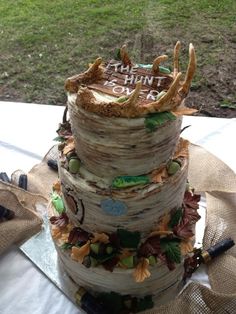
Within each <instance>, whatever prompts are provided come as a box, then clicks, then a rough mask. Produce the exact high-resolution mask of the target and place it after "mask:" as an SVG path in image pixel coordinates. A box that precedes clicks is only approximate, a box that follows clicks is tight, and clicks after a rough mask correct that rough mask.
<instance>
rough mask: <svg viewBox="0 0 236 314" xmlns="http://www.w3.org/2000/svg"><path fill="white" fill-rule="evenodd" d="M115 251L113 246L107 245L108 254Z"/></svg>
mask: <svg viewBox="0 0 236 314" xmlns="http://www.w3.org/2000/svg"><path fill="white" fill-rule="evenodd" d="M112 252H113V247H112V246H110V245H109V246H107V248H106V253H107V254H111V253H112Z"/></svg>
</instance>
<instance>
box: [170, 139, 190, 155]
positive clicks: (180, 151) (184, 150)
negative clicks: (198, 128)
mask: <svg viewBox="0 0 236 314" xmlns="http://www.w3.org/2000/svg"><path fill="white" fill-rule="evenodd" d="M188 146H189V141H188V140H185V139H183V138H182V137H181V138H180V139H179V143H178V145H177V148H176V151H175V154H174V157H173V159H176V158H179V157H188V156H189V151H188Z"/></svg>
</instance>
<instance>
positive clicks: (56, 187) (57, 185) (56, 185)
mask: <svg viewBox="0 0 236 314" xmlns="http://www.w3.org/2000/svg"><path fill="white" fill-rule="evenodd" d="M52 187H53V190H54V191H56V192H58V193H59V192H60V191H61V182H60V181H59V180H58V181H55V182H54V183H53V186H52Z"/></svg>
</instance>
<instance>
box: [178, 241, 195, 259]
mask: <svg viewBox="0 0 236 314" xmlns="http://www.w3.org/2000/svg"><path fill="white" fill-rule="evenodd" d="M192 242H193V239H192V238H190V239H189V240H187V241H181V242H180V251H181V254H182V255H186V254H188V253H190V252H192V251H193V244H192Z"/></svg>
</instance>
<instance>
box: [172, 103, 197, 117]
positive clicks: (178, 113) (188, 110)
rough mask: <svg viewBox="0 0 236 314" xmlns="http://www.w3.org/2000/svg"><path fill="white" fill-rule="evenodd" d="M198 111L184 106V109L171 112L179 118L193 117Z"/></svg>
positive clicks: (177, 108) (178, 108) (180, 108)
mask: <svg viewBox="0 0 236 314" xmlns="http://www.w3.org/2000/svg"><path fill="white" fill-rule="evenodd" d="M197 111H198V110H197V109H193V108H188V107H185V106H183V107H176V108H175V109H174V110H172V111H171V112H172V113H173V115H175V116H176V117H178V116H182V115H191V114H193V113H195V112H197Z"/></svg>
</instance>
